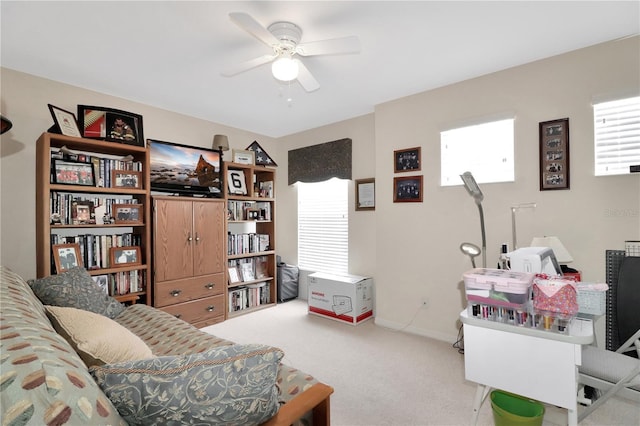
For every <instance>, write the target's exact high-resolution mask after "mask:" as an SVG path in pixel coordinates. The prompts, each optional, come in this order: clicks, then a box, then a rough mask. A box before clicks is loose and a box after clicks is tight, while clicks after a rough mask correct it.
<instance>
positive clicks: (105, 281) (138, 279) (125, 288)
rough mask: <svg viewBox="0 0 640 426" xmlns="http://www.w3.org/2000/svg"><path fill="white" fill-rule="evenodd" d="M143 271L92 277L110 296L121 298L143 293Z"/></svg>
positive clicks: (144, 286)
mask: <svg viewBox="0 0 640 426" xmlns="http://www.w3.org/2000/svg"><path fill="white" fill-rule="evenodd" d="M145 275H146V274H145V271H141V270H137V269H136V270H133V271H122V272H115V273H113V274H104V275H94V276H93V277H91V278H93V281H95V283H96V284H97V285H98V286H99V287H100V288H102V289H103V290H104V292H105V293H106V294H108V295H110V296H121V295H124V294H129V293H137V292H140V291H144V289H145V288H146V285H145V278H146V277H145Z"/></svg>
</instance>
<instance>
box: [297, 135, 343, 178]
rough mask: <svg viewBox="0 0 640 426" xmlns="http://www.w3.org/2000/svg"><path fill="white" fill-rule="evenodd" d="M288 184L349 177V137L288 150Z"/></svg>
mask: <svg viewBox="0 0 640 426" xmlns="http://www.w3.org/2000/svg"><path fill="white" fill-rule="evenodd" d="M288 160H289V185H292V184H294V183H296V182H306V183H312V182H323V181H325V180H329V179H331V178H334V177H336V178H339V179H351V139H349V138H345V139H339V140H337V141H332V142H326V143H322V144H319V145H312V146H306V147H304V148H298V149H293V150H291V151H289V157H288Z"/></svg>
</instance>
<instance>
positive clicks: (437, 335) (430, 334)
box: [375, 317, 458, 344]
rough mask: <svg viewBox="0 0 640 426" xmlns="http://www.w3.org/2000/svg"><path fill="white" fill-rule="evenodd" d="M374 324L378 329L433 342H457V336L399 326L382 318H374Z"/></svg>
mask: <svg viewBox="0 0 640 426" xmlns="http://www.w3.org/2000/svg"><path fill="white" fill-rule="evenodd" d="M375 324H376V325H379V326H380V327H385V328H389V329H391V330H396V331H401V332H404V333H409V334H415V335H418V336H422V337H428V338H430V339H434V340H440V341H442V342H447V343H452V344H453V342H455V341H457V340H458V336H456V335H451V334H447V333H440V332H438V331H433V330H425V329H423V328H419V327H415V326H412V325H410V326H406V325H405V324H400V323H397V322H394V321H389V320H386V319H384V318H380V317H375Z"/></svg>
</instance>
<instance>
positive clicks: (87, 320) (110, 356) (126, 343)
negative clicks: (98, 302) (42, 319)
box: [45, 306, 153, 367]
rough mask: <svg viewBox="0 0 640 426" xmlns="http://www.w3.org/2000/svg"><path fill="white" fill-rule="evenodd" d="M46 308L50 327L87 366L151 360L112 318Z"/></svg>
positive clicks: (147, 351) (140, 343) (142, 346)
mask: <svg viewBox="0 0 640 426" xmlns="http://www.w3.org/2000/svg"><path fill="white" fill-rule="evenodd" d="M45 309H46V310H47V315H48V316H49V319H50V320H51V323H52V324H53V328H55V329H56V331H57V332H58V334H60V335H61V336H62V337H64V338H65V339H66V340H67V341H68V342H69V344H70V345H71V346H72V347H73V349H75V351H76V352H77V353H78V355H80V358H82V360H83V361H84V363H85V364H87V366H88V367H91V366H92V365H103V364H113V363H117V362H123V361H133V360H139V359H144V358H152V357H153V353H151V349H149V347H148V346H147V345H146V343H144V342H143V341H142V339H140V338H139V337H138V336H136V335H135V334H133V333H132V332H130V331H129V330H127V329H126V328H124V327H123V326H121V325H120V324H118V323H117V322H115V321H114V320H112V319H109V318H107V317H105V316H102V315H99V314H96V313H93V312H89V311H83V310H81V309H75V308H62V307H59V306H45Z"/></svg>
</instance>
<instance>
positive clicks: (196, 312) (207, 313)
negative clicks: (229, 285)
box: [160, 294, 224, 324]
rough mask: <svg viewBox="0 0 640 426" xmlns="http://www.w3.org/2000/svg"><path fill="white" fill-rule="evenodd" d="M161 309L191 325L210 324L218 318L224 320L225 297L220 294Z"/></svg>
mask: <svg viewBox="0 0 640 426" xmlns="http://www.w3.org/2000/svg"><path fill="white" fill-rule="evenodd" d="M160 309H161V310H163V311H165V312H167V313H169V314H171V315H173V316H175V317H178V318H180V319H181V320H184V321H187V322H189V323H191V324H194V323H203V322H205V321H206V322H209V321H211V320H213V319H215V318H216V317H220V316H222V318H221V319H223V318H224V296H223V295H221V294H220V295H218V296H213V297H207V298H206V299H199V300H193V301H191V302H184V303H179V304H177V305H172V306H165V307H164V308H160Z"/></svg>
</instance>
